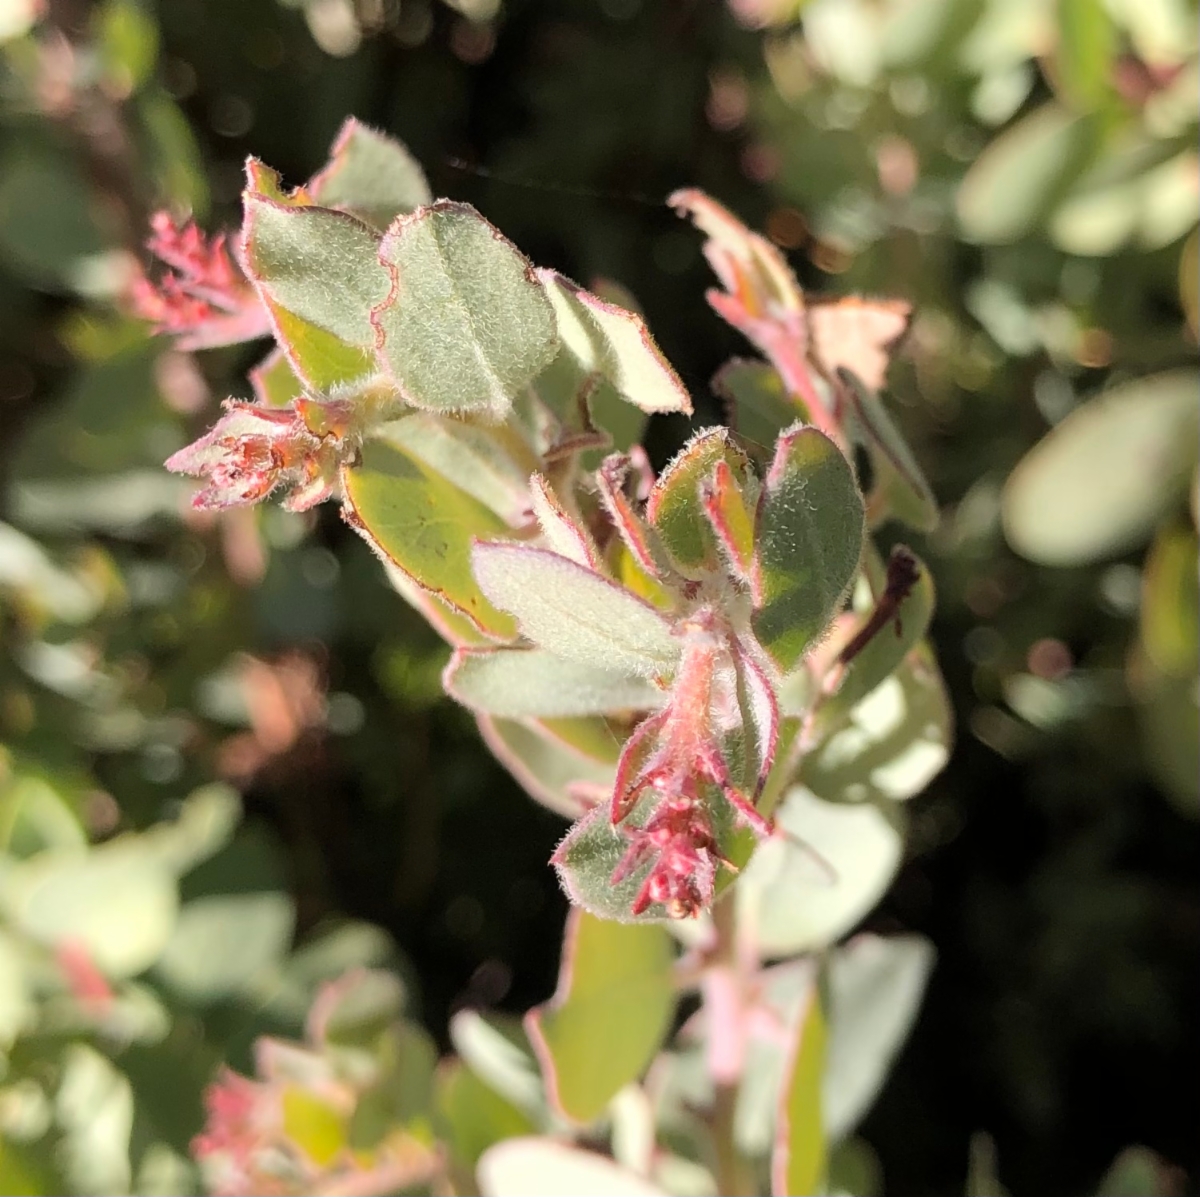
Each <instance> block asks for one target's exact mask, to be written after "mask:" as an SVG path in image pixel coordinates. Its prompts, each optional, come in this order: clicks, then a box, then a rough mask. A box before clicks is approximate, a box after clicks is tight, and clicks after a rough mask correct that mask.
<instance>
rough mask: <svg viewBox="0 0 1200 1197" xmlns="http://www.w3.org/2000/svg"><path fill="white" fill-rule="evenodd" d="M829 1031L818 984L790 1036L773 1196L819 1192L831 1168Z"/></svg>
mask: <svg viewBox="0 0 1200 1197" xmlns="http://www.w3.org/2000/svg"><path fill="white" fill-rule="evenodd" d="M827 1037H828V1030H827V1024H826V1015H825V1011H824V1009H823V1008H822V1000H821V993H820V986H818V985H814V986H813V987H812V991H811V995H810V997H809V999H808V1001H807V1002H806V1003H804V1005H803V1006H802V1007H801V1009H800V1014H799V1017H798V1018H797V1020H796V1024H795V1026H794V1027H793V1028H792V1030H791V1033H790V1035H789V1043H788V1047H787V1054H788V1064H787V1066H786V1068H785V1071H784V1080H783V1091H782V1093H781V1094H780V1102H779V1114H778V1116H777V1118H776V1123H775V1146H774V1148H773V1150H772V1152H771V1193H772V1194H773V1197H789V1195H792V1197H795V1195H796V1194H800V1193H805V1194H807V1193H820V1192H822V1191H823V1189H824V1184H825V1174H826V1170H827V1167H828V1147H827V1144H826V1141H825V1129H824V1115H823V1113H822V1105H821V1078H822V1075H823V1073H824V1070H825V1053H826V1039H827Z"/></svg>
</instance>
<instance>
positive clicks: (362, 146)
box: [307, 116, 433, 229]
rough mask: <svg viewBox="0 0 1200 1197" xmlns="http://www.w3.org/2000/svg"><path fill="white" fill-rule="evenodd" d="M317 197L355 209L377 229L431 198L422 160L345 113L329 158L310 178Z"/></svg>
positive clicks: (355, 211) (341, 207)
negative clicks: (345, 115)
mask: <svg viewBox="0 0 1200 1197" xmlns="http://www.w3.org/2000/svg"><path fill="white" fill-rule="evenodd" d="M307 190H308V192H309V193H310V194H311V195H312V196H313V198H314V199H315V200H316V201H317V203H320V204H325V205H326V206H327V207H330V208H340V209H342V210H343V211H345V212H352V213H354V215H355V216H358V217H360V218H361V219H362V220H365V221H367V222H368V223H369V224H373V225H374V226H375V227H376V228H377V229H386V228H387V227H388V225H389V224H391V223H392V221H393V220H394V219H395V218H396V217H397V216H401V215H404V214H406V213H408V212H411V211H413V209H414V208H419V207H420V206H421V205H422V204H428V203H429V202H430V201H431V200H432V199H433V193H432V192H431V191H430V190H429V183H428V181H427V180H426V178H425V172H424V171H423V170H422V169H421V165H420V163H419V162H417V160H416V159H415V158H414V157H413V156H412V154H410V153H409V152H408V149H407V148H406V147H405V146H404V145H403V144H402V143H401V142H399V141H397V140H396V139H395V138H394V137H389V136H388V135H387V134H386V133H380V132H378V131H377V130H375V129H372V128H370V127H368V126H367V125H364V124H363V123H362V122H361V121H359V120H357V119H356V118H355V117H352V116H351V117H347V119H346V121H345V123H344V124H343V125H342V127H341V129H339V130H338V135H337V137H336V138H334V142H333V148H332V149H331V150H330V153H329V161H328V163H326V165H325V166H324V167H322V168H321V170H320V171H318V172H317V173H316V174H315V175H313V177H312V178H311V179H310V180H309V183H308V188H307Z"/></svg>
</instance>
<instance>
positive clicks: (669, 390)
mask: <svg viewBox="0 0 1200 1197" xmlns="http://www.w3.org/2000/svg"><path fill="white" fill-rule="evenodd" d="M537 274H538V277H539V278H540V279H541V280H542V283H543V284H544V286H545V288H546V293H547V295H549V297H550V302H551V303H552V304H553V305H554V315H555V319H556V320H557V322H558V333H559V336H560V337H561V338H562V343H563V346H564V348H566V349H567V350H568V351H569V352H570V354H571V355H572V357H574V359H575V360H576V362H577V363H578V365H579V367H580V369H581V370H583V371H584V373H586V374H589V375H596V376H598V377H600V378H603V379H605V380H606V381H607V382H609V383H610V384H611V385H612V386H613V388H614V389H615V390H616V391H617V393H618V394H619V395H620V396H621V398H623V399H624V400H625V402H626V403H631V404H633V406H634V407H637V408H640V409H641V410H642V411H645V412H672V411H678V412H684V413H685V414H687V415H690V414H691V411H692V400H691V397H690V396H689V395H688V393H687V388H686V387H685V386H684V385H683V381H682V380H681V379H680V377H679V375H678V374H677V373H676V372H675V370H674V368H673V367H672V365H671V363H670V362H668V361H667V359H666V357H665V356H664V355H663V352H662V350H661V349H659V347H658V345H657V344H656V343H655V341H654V338H653V337H652V336H651V335H650V330H649V329H648V328H647V327H646V322H645V320H643V319H642V317H641V316H639V315H638V314H637V313H636V312H631V311H628V310H627V309H625V308H622V307H618V306H617V305H616V304H612V303H607V302H606V301H605V300H603V299H601V298H600V297H599V296H598V295H593V294H592V293H591V292H590V291H585V290H584V289H583V288H582V287H581V286H579V284H578V283H573V282H572V281H571V280H570V279H568V278H564V277H563V276H562V275H561V274H557V273H556V272H555V271H553V270H538V272H537Z"/></svg>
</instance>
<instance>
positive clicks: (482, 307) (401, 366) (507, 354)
mask: <svg viewBox="0 0 1200 1197" xmlns="http://www.w3.org/2000/svg"><path fill="white" fill-rule="evenodd" d="M380 256H381V258H382V260H383V263H384V265H385V266H386V267H387V268H388V269H389V270H390V271H391V274H392V289H391V292H390V294H388V296H387V299H386V302H384V303H383V304H381V305H380V307H378V308H377V309H376V310H375V311H374V312H373V313H372V316H371V319H372V322H373V323H374V325H375V328H376V330H377V335H378V337H379V338H380V339H381V342H382V344H381V348H380V350H379V357H380V361H381V363H382V365H383V366H384V368H385V369H386V371H387V372H388V374H389V375H390V376H391V377H392V378H393V379H394V381H395V383H396V385H397V386H398V387H399V388H400V392H401V394H402V395H403V396H404V398H405V399H406V400H407V401H408V402H409V403H411V404H412V405H413V406H414V407H421V408H426V409H428V410H430V411H438V412H478V413H480V414H484V415H489V416H491V417H492V418H493V419H497V420H499V419H502V418H503V417H504V416H505V415H507V413H508V411H509V409H510V408H511V407H512V404H513V401H514V400H515V399H516V397H517V395H518V393H519V392H520V390H521V389H522V388H523V387H524V386H526V385H527V384H528V383H530V382H532V381H533V379H534V378H535V377H536V376H537V374H538V373H539V371H540V370H541V369H542V367H543V366H545V365H547V364H548V363H549V362H550V360H551V358H552V357H553V356H554V353H555V351H556V349H557V348H558V334H557V332H556V331H555V323H554V310H553V308H552V307H551V305H550V301H549V299H547V297H546V293H545V290H544V289H543V287H542V284H541V283H540V282H539V281H538V279H537V277H536V276H535V275H534V273H533V269H532V267H531V266H530V265H529V263H528V262H527V261H526V260H525V259H524V258H523V257H522V256H521V254H520V253H518V251H517V249H516V248H515V247H514V246H513V245H512V244H511V242H509V241H508V240H506V239H505V238H504V237H502V236H501V235H500V233H498V232H497V231H496V230H495V229H494V228H493V227H492V226H491V225H490V224H488V222H487V221H486V220H484V219H483V217H482V216H480V215H479V213H478V212H476V211H475V209H474V208H472V207H470V206H469V205H467V204H456V203H451V202H450V201H448V200H442V201H439V202H438V203H436V204H432V205H430V206H429V207H425V208H419V209H418V210H417V211H416V212H414V213H412V214H411V215H410V216H401V217H399V218H397V220H396V221H395V223H393V224H392V226H391V228H389V229H388V231H387V234H386V235H385V236H384V239H383V244H382V245H381V246H380Z"/></svg>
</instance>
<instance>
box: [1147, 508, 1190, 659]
mask: <svg viewBox="0 0 1200 1197" xmlns="http://www.w3.org/2000/svg"><path fill="white" fill-rule="evenodd" d="M1196 555H1197V542H1196V533H1195V532H1194V531H1193V530H1192V529H1191V528H1190V527H1188V526H1187V525H1186V524H1183V523H1178V524H1172V525H1168V526H1167V527H1165V528H1163V529H1161V530H1160V531H1159V533H1158V535H1157V536H1156V537H1155V540H1154V544H1153V545H1152V546H1151V549H1150V555H1149V556H1148V557H1147V559H1146V567H1145V572H1144V574H1143V582H1142V587H1143V588H1142V603H1141V608H1140V611H1139V619H1140V634H1141V641H1142V648H1143V649H1144V651H1145V653H1146V657H1147V659H1148V660H1149V662H1150V664H1151V665H1153V666H1154V668H1155V669H1157V670H1159V671H1160V672H1161V673H1166V674H1171V675H1172V676H1176V677H1185V678H1186V677H1193V676H1195V673H1196V659H1197V653H1198V652H1200V582H1198V580H1197V576H1196Z"/></svg>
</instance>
